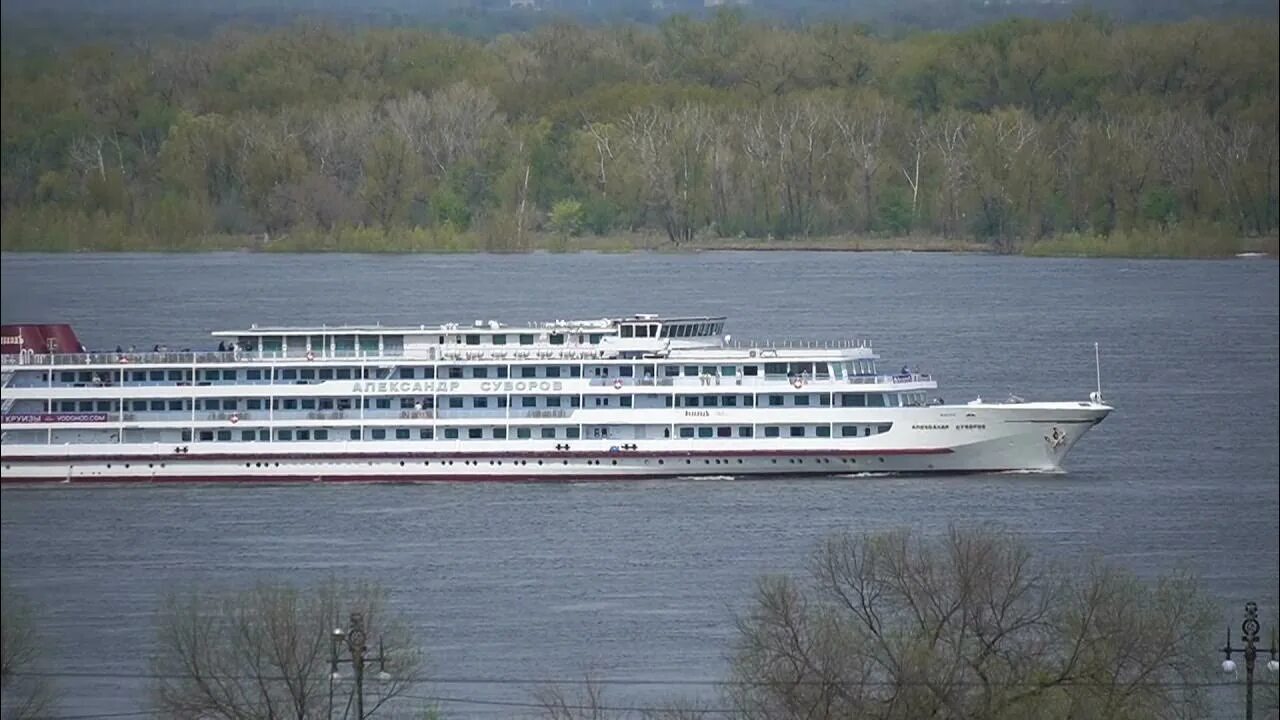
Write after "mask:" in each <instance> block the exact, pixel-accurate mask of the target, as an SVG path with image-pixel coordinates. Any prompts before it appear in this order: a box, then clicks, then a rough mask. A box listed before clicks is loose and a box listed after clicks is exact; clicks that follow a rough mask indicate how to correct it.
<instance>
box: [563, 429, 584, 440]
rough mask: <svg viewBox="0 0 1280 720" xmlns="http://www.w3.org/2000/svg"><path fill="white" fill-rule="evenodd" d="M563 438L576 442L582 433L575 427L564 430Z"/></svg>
mask: <svg viewBox="0 0 1280 720" xmlns="http://www.w3.org/2000/svg"><path fill="white" fill-rule="evenodd" d="M564 436H565V437H566V438H568V439H570V440H577V439H578V438H579V437H582V431H581V430H579V429H578V428H576V427H570V428H565V429H564Z"/></svg>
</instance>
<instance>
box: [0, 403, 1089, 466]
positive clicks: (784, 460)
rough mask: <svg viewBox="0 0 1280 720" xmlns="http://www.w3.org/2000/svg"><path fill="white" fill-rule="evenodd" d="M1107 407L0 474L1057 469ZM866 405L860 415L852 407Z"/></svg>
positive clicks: (159, 455)
mask: <svg viewBox="0 0 1280 720" xmlns="http://www.w3.org/2000/svg"><path fill="white" fill-rule="evenodd" d="M1110 411H1111V408H1110V407H1108V406H1106V405H1103V404H1100V403H1096V402H1051V403H1016V404H1000V403H977V402H975V403H970V404H967V405H938V406H931V407H911V408H905V407H904V408H885V409H880V410H876V411H874V412H875V416H876V417H875V421H876V422H881V421H882V422H891V423H892V425H893V429H892V430H890V431H888V432H885V433H883V434H877V435H873V436H870V437H853V438H842V437H830V438H819V437H808V438H761V437H754V438H742V439H736V438H726V439H723V440H721V439H716V440H710V441H708V440H702V439H698V440H686V439H651V440H607V439H580V440H572V441H563V440H562V441H553V440H490V441H483V442H467V441H463V442H441V441H439V440H434V441H425V442H418V441H404V442H384V443H378V444H377V446H376V450H375V449H371V448H370V443H361V442H306V443H290V442H262V443H239V444H237V446H236V447H235V448H234V449H230V448H227V447H225V446H218V445H214V444H209V443H203V444H202V443H195V444H176V445H175V444H162V443H146V444H138V443H110V444H87V443H86V444H68V445H43V446H42V445H24V446H6V447H5V448H4V453H3V458H2V461H3V473H0V482H2V483H4V484H18V483H72V484H80V483H115V482H267V483H278V482H364V481H380V482H429V481H468V480H500V481H557V480H579V479H587V480H613V479H643V478H659V477H679V478H696V477H707V476H733V477H751V476H760V477H764V476H793V475H801V474H808V475H856V474H863V473H877V474H879V473H975V472H1000V471H1041V472H1043V471H1055V470H1058V469H1059V468H1060V466H1061V463H1062V461H1063V459H1064V458H1065V456H1066V455H1067V453H1068V451H1069V450H1070V449H1071V448H1072V446H1073V445H1075V443H1076V442H1077V441H1079V440H1080V438H1081V437H1083V436H1084V434H1085V433H1086V432H1087V431H1088V430H1089V429H1090V428H1091V427H1093V425H1095V424H1097V423H1098V422H1100V421H1101V420H1102V419H1103V418H1105V417H1106V416H1107V414H1108V413H1109V412H1110ZM862 412H870V411H862Z"/></svg>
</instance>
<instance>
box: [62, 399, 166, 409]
mask: <svg viewBox="0 0 1280 720" xmlns="http://www.w3.org/2000/svg"><path fill="white" fill-rule="evenodd" d="M86 405H88V406H89V407H85V406H86ZM92 406H93V403H80V409H81V410H92V409H93V407H92ZM151 409H152V410H156V411H162V410H164V401H163V400H152V401H151Z"/></svg>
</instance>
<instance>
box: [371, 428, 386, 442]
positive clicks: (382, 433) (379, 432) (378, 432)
mask: <svg viewBox="0 0 1280 720" xmlns="http://www.w3.org/2000/svg"><path fill="white" fill-rule="evenodd" d="M369 437H371V438H373V439H374V440H386V439H387V431H386V430H385V429H383V428H374V429H372V430H370V431H369Z"/></svg>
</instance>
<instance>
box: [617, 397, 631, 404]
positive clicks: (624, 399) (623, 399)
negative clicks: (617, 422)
mask: <svg viewBox="0 0 1280 720" xmlns="http://www.w3.org/2000/svg"><path fill="white" fill-rule="evenodd" d="M631 402H632V401H631V396H630V395H623V396H622V397H620V398H618V404H619V405H621V406H622V407H631Z"/></svg>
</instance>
